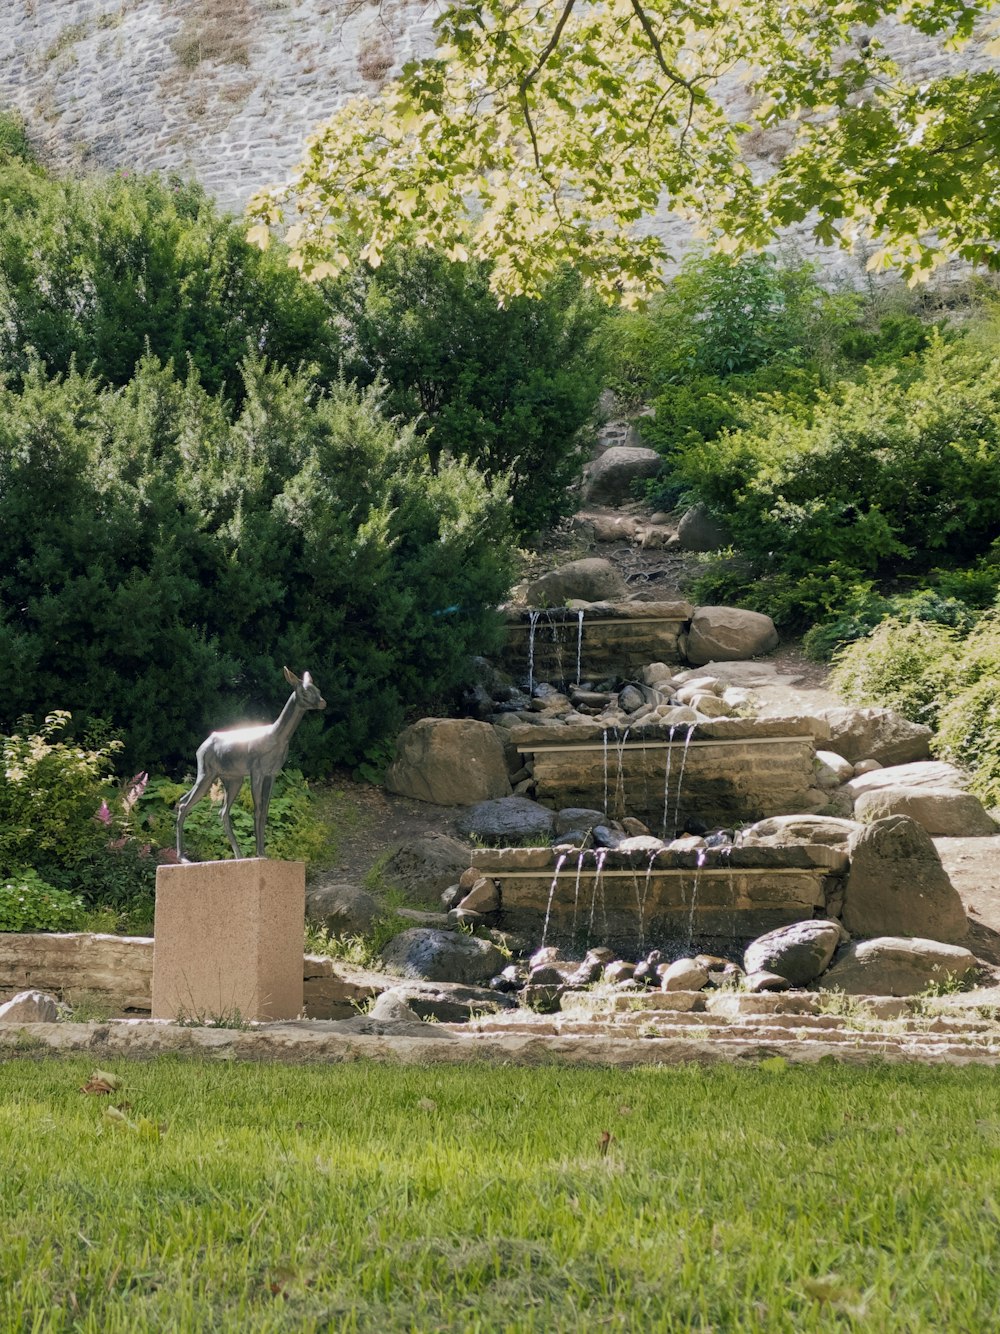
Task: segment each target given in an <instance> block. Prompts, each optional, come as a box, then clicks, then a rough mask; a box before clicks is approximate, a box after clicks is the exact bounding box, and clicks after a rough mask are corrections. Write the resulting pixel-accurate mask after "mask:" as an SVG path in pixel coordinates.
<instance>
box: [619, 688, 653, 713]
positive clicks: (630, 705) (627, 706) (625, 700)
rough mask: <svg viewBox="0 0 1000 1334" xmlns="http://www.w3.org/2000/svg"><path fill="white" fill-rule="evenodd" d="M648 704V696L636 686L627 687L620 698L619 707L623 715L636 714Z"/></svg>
mask: <svg viewBox="0 0 1000 1334" xmlns="http://www.w3.org/2000/svg"><path fill="white" fill-rule="evenodd" d="M646 702H647V701H646V696H645V695H644V694H643V693H642V691H641V690H639V689H637V688H636V687H635V686H626V687H625V688H624V690H622V691H621V693H620V694H619V696H618V707H619V708H620V709H621V710H622V712H623V713H635V712H636V710H637V709H641V708H642V707H643V706H644V705H645V704H646Z"/></svg>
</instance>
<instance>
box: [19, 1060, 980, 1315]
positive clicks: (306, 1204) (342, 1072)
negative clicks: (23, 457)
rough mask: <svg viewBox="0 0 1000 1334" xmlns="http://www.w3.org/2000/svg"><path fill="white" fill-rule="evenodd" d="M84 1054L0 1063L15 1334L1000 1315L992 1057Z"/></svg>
mask: <svg viewBox="0 0 1000 1334" xmlns="http://www.w3.org/2000/svg"><path fill="white" fill-rule="evenodd" d="M92 1065H93V1061H92V1059H91V1060H79V1059H71V1060H70V1059H67V1060H62V1061H59V1060H53V1059H50V1058H45V1059H40V1058H38V1057H37V1056H33V1055H31V1054H25V1055H24V1056H21V1057H17V1058H14V1059H11V1060H9V1061H7V1062H6V1063H3V1064H0V1162H3V1163H4V1171H3V1173H2V1174H0V1218H2V1219H3V1233H4V1244H3V1246H2V1247H0V1329H3V1330H11V1331H13V1330H18V1331H20V1330H32V1331H63V1330H66V1331H69V1330H81V1331H95V1332H96V1331H98V1330H100V1331H107V1332H108V1334H115V1332H116V1331H120V1332H122V1334H124V1331H128V1332H129V1334H133V1331H146V1330H163V1329H170V1330H172V1331H182V1332H183V1331H200V1330H205V1329H212V1330H232V1331H237V1330H239V1331H279V1330H289V1331H318V1330H336V1331H341V1330H344V1331H376V1330H377V1331H395V1330H399V1331H421V1332H423V1331H432V1330H435V1331H440V1330H454V1331H462V1332H463V1334H466V1332H470V1334H475V1332H476V1331H479V1332H480V1334H487V1332H489V1334H493V1332H494V1331H513V1332H515V1334H517V1332H519V1331H561V1330H566V1331H569V1330H573V1331H575V1330H577V1329H580V1328H587V1329H590V1328H617V1329H625V1330H637V1329H648V1330H655V1331H667V1332H671V1331H677V1332H678V1334H679V1332H680V1331H694V1330H698V1331H709V1330H713V1331H760V1332H761V1334H765V1332H766V1334H772V1332H774V1331H779V1332H781V1331H788V1334H791V1332H792V1331H802V1330H806V1331H814V1330H816V1331H825V1330H838V1331H839V1330H855V1329H864V1330H871V1331H878V1332H879V1334H891V1332H893V1331H899V1332H900V1334H903V1332H904V1331H905V1334H920V1332H922V1331H927V1334H931V1332H932V1331H933V1334H941V1331H950V1330H955V1331H973V1330H981V1329H990V1328H995V1321H996V1310H997V1309H998V1304H1000V1269H998V1267H997V1265H996V1254H997V1243H996V1236H997V1228H998V1225H1000V1171H998V1168H997V1149H998V1146H1000V1115H998V1113H997V1100H996V1086H997V1077H996V1074H995V1072H993V1071H991V1070H986V1069H977V1068H961V1069H954V1068H927V1067H919V1066H907V1067H893V1068H888V1067H869V1068H842V1067H839V1066H835V1065H830V1066H820V1067H812V1068H807V1067H795V1066H792V1067H787V1066H785V1065H783V1064H781V1065H778V1064H777V1063H775V1062H770V1063H768V1064H767V1065H766V1066H765V1067H760V1066H758V1067H747V1068H740V1069H733V1068H730V1067H719V1068H715V1069H700V1068H697V1067H680V1068H671V1069H654V1068H643V1069H639V1070H633V1071H627V1072H626V1071H614V1070H590V1069H579V1068H577V1069H561V1068H558V1067H548V1068H535V1069H524V1068H518V1069H513V1068H502V1067H493V1068H488V1067H483V1066H478V1067H468V1066H467V1067H436V1068H433V1069H419V1068H412V1067H392V1066H378V1065H371V1064H362V1063H359V1064H348V1065H337V1066H329V1067H304V1068H303V1067H293V1068H286V1067H280V1066H252V1065H231V1064H222V1063H219V1064H210V1063H202V1062H191V1063H185V1062H182V1061H180V1060H177V1059H167V1058H160V1059H157V1060H154V1061H150V1062H149V1063H146V1064H128V1063H126V1062H112V1063H111V1064H110V1065H109V1066H108V1069H109V1071H110V1073H111V1074H112V1075H113V1076H114V1075H117V1078H118V1083H117V1086H115V1087H113V1088H111V1090H110V1091H109V1092H106V1093H104V1094H101V1093H86V1092H83V1091H82V1086H84V1085H85V1084H87V1082H88V1079H89V1077H90V1076H91V1074H92V1073H94V1072H93V1071H92ZM106 1082H107V1081H105V1080H104V1079H103V1077H102V1078H101V1079H98V1080H96V1081H94V1083H95V1084H96V1085H97V1086H98V1087H99V1086H100V1085H101V1084H102V1083H106ZM110 1109H114V1110H110Z"/></svg>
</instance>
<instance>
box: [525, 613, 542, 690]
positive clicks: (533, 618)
mask: <svg viewBox="0 0 1000 1334" xmlns="http://www.w3.org/2000/svg"><path fill="white" fill-rule="evenodd" d="M541 614H542V613H541V612H540V611H529V612H528V694H529V695H530V694H531V692H532V690H533V689H534V685H535V631H536V630H537V628H538V618H539V617H540V616H541Z"/></svg>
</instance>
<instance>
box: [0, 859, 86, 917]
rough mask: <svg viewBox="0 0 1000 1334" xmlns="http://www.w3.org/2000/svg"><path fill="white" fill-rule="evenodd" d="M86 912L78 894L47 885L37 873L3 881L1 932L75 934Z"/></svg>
mask: <svg viewBox="0 0 1000 1334" xmlns="http://www.w3.org/2000/svg"><path fill="white" fill-rule="evenodd" d="M84 913H85V909H84V906H83V900H82V899H81V898H80V896H79V895H78V894H68V893H67V892H66V891H65V890H63V889H56V887H55V886H54V885H48V884H46V883H45V881H44V880H43V879H42V878H41V877H40V876H39V875H37V874H36V873H35V872H34V871H21V872H19V873H18V874H17V875H13V876H7V877H6V878H4V879H2V880H0V931H75V930H76V929H77V928H78V927H79V926H80V925H81V924H82V921H83V917H84Z"/></svg>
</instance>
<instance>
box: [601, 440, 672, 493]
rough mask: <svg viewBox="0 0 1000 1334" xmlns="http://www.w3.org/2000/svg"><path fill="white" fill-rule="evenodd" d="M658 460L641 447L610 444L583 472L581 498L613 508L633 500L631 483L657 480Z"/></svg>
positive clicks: (651, 450) (656, 456) (653, 454)
mask: <svg viewBox="0 0 1000 1334" xmlns="http://www.w3.org/2000/svg"><path fill="white" fill-rule="evenodd" d="M662 462H663V461H662V459H661V458H660V456H659V454H657V452H656V450H655V449H646V448H644V447H643V446H641V445H638V446H637V445H613V446H612V447H611V449H606V450H605V451H604V453H603V454H601V455H600V456H599V457H598V458H596V459H595V460H594V462H593V463H592V464H590V466H589V467H588V468H587V470H586V477H585V480H584V484H583V495H584V499H585V500H588V501H590V502H591V503H592V504H595V505H617V504H619V503H620V502H621V501H623V500H631V499H633V495H632V483H633V482H635V481H643V480H645V479H647V478H651V477H658V476H659V473H660V468H661V466H662Z"/></svg>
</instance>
